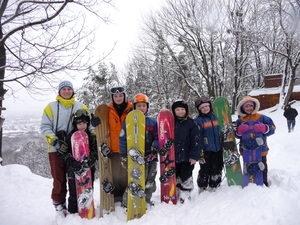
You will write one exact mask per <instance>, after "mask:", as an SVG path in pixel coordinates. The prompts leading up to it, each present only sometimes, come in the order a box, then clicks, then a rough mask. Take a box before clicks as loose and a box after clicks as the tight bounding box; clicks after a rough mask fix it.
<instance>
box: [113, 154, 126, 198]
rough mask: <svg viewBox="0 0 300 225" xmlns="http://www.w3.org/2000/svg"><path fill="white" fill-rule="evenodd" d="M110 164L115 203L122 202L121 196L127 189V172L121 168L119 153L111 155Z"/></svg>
mask: <svg viewBox="0 0 300 225" xmlns="http://www.w3.org/2000/svg"><path fill="white" fill-rule="evenodd" d="M111 163H112V179H113V185H114V186H115V190H114V192H113V194H114V199H115V202H119V201H121V200H122V196H123V194H124V192H125V190H126V187H127V177H128V174H127V170H125V169H124V168H123V167H122V166H121V158H120V154H119V153H113V155H112V158H111Z"/></svg>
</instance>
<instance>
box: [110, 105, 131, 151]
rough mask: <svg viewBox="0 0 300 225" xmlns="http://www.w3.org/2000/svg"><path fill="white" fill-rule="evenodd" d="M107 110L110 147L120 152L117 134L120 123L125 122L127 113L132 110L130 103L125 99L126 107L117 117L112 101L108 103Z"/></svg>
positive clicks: (118, 134)
mask: <svg viewBox="0 0 300 225" xmlns="http://www.w3.org/2000/svg"><path fill="white" fill-rule="evenodd" d="M108 108H109V112H108V120H109V129H110V149H111V151H112V152H113V153H119V152H120V142H119V136H120V131H121V129H122V125H123V123H124V122H125V119H126V116H127V114H128V113H129V112H130V111H131V110H132V104H131V102H130V101H129V100H127V107H126V109H125V110H124V112H123V114H122V116H121V117H119V115H118V112H117V110H116V109H115V107H114V104H113V103H110V104H109V106H108Z"/></svg>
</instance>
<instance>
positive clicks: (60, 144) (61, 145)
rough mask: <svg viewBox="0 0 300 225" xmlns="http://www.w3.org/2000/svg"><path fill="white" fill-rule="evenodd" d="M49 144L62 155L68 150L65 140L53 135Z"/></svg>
mask: <svg viewBox="0 0 300 225" xmlns="http://www.w3.org/2000/svg"><path fill="white" fill-rule="evenodd" d="M51 145H52V146H53V147H54V148H55V149H56V151H57V152H58V153H59V154H61V155H63V154H66V153H67V152H68V145H67V143H66V142H65V141H63V140H60V139H58V137H56V136H55V137H54V138H53V139H52V141H51Z"/></svg>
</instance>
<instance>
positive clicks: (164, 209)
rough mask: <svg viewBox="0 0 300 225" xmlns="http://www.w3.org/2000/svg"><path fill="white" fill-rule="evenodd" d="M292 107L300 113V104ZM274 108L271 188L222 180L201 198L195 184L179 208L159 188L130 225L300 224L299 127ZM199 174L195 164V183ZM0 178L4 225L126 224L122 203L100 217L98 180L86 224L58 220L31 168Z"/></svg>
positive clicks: (6, 170)
mask: <svg viewBox="0 0 300 225" xmlns="http://www.w3.org/2000/svg"><path fill="white" fill-rule="evenodd" d="M293 107H294V108H296V109H297V110H298V112H299V113H300V102H296V103H295V104H293ZM274 108H275V107H274ZM274 108H272V109H267V110H264V111H261V113H264V114H266V115H268V116H270V117H271V118H272V119H273V120H274V122H275V125H276V127H277V129H276V132H275V134H274V135H273V136H271V137H269V138H268V144H269V147H270V151H269V155H268V165H269V180H270V183H271V186H270V187H269V188H267V187H260V186H256V185H254V184H251V185H249V186H248V187H246V188H244V189H242V188H241V187H236V186H234V187H228V186H227V182H226V179H224V181H223V182H222V185H221V186H220V187H219V188H218V189H217V191H216V192H214V193H210V192H204V193H202V194H200V195H198V193H197V188H196V183H195V189H194V190H193V192H192V200H191V201H187V202H186V203H184V204H180V203H179V204H178V205H172V204H165V203H160V196H159V191H160V190H159V188H158V190H157V191H156V192H155V194H154V197H153V200H154V202H155V206H154V207H152V208H151V209H150V210H149V211H148V212H147V214H146V215H144V216H143V217H142V218H140V219H137V220H133V221H130V222H128V224H131V225H136V224H143V225H148V224H149V225H153V224H178V225H181V224H182V225H186V224H203V225H205V224H214V225H215V224H222V225H227V224H228V225H229V224H230V225H233V224H243V225H247V224H249V225H250V224H251V225H253V224H256V225H260V224H262V225H275V224H278V225H297V224H300V200H299V199H300V180H299V177H300V166H299V164H300V135H299V134H300V124H296V128H295V131H294V132H293V133H288V132H287V127H286V119H285V118H284V117H283V116H282V114H283V110H281V109H278V110H276V111H274ZM272 111H273V112H272ZM299 118H300V116H299V117H298V118H297V120H298V121H299ZM298 121H297V122H298ZM198 169H199V166H198V165H197V166H196V168H195V170H194V182H196V181H195V180H196V177H197V172H198ZM0 178H1V181H0V190H1V195H0V209H1V210H0V224H3V225H35V224H43V225H48V224H49V225H50V224H51V225H52V224H64V225H76V224H87V225H93V224H97V225H98V224H126V216H125V214H124V213H123V210H122V208H121V206H120V204H119V203H118V204H116V211H115V212H112V213H111V214H109V215H105V216H104V218H98V215H99V180H96V181H95V193H94V198H95V206H96V208H97V212H96V213H97V217H96V218H94V219H92V220H86V219H81V218H80V217H79V216H78V215H68V216H67V217H66V218H58V219H56V212H55V210H54V207H53V205H52V201H51V199H50V193H51V188H52V179H47V178H43V177H41V176H38V175H35V174H32V173H31V172H30V170H29V169H28V168H27V167H25V166H21V165H16V164H15V165H6V166H0ZM157 183H158V184H159V181H158V179H157ZM158 187H159V185H158Z"/></svg>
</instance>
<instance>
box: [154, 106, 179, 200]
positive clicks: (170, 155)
mask: <svg viewBox="0 0 300 225" xmlns="http://www.w3.org/2000/svg"><path fill="white" fill-rule="evenodd" d="M157 126H158V144H159V148H160V150H159V155H160V157H159V161H160V177H159V180H160V182H161V185H160V187H161V188H160V189H161V202H166V203H168V202H170V201H171V202H173V204H177V197H176V176H175V152H174V151H175V150H174V144H173V143H174V116H173V114H172V112H171V111H169V110H168V109H162V110H161V111H160V113H159V114H158V117H157Z"/></svg>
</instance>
